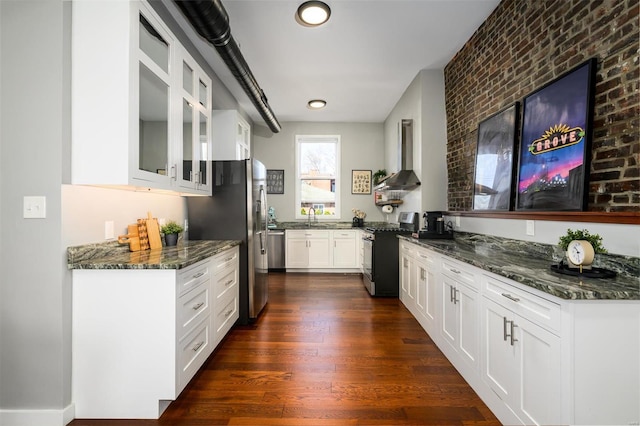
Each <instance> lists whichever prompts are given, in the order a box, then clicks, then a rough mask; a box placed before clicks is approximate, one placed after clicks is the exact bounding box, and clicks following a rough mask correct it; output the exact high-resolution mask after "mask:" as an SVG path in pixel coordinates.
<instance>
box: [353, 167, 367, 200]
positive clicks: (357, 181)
mask: <svg viewBox="0 0 640 426" xmlns="http://www.w3.org/2000/svg"><path fill="white" fill-rule="evenodd" d="M351 193H352V194H371V170H351Z"/></svg>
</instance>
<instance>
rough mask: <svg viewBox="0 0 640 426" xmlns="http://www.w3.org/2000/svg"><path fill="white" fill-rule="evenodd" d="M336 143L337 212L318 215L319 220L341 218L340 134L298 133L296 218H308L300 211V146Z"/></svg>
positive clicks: (296, 139)
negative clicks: (304, 144)
mask: <svg viewBox="0 0 640 426" xmlns="http://www.w3.org/2000/svg"><path fill="white" fill-rule="evenodd" d="M319 142H322V143H334V144H335V150H336V164H335V169H336V173H335V176H334V178H335V192H334V194H335V214H334V215H324V214H322V215H318V216H317V218H318V220H338V219H340V204H341V203H340V192H341V191H340V187H341V184H340V169H341V167H342V165H341V155H340V153H341V149H340V147H341V145H340V135H296V136H295V156H296V157H295V173H296V176H295V204H294V209H295V212H294V213H295V218H296V219H307V218H308V215H303V214H302V213H300V204H301V203H302V193H301V184H302V177H301V176H300V169H301V167H300V155H301V152H300V147H301V144H303V143H319Z"/></svg>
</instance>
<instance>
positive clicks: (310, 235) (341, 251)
mask: <svg viewBox="0 0 640 426" xmlns="http://www.w3.org/2000/svg"><path fill="white" fill-rule="evenodd" d="M358 236H359V235H358V231H356V230H351V229H347V230H314V229H309V230H287V231H286V236H285V239H286V254H285V257H286V259H285V265H286V267H287V269H323V270H327V272H331V270H332V269H340V270H345V269H347V270H354V271H357V270H358V268H359V267H360V251H359V250H360V242H359V238H358Z"/></svg>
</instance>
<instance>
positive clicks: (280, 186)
mask: <svg viewBox="0 0 640 426" xmlns="http://www.w3.org/2000/svg"><path fill="white" fill-rule="evenodd" d="M267 194H284V170H269V169H267Z"/></svg>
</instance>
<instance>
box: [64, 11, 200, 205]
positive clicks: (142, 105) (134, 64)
mask: <svg viewBox="0 0 640 426" xmlns="http://www.w3.org/2000/svg"><path fill="white" fill-rule="evenodd" d="M72 7H73V13H72V32H71V34H72V39H71V58H72V62H71V63H72V65H71V67H72V74H73V84H72V85H71V116H72V120H71V122H72V125H71V126H72V127H71V133H72V134H71V145H72V149H71V155H72V161H71V181H72V183H74V184H89V185H104V186H116V187H122V188H128V189H135V188H136V187H144V188H150V189H158V190H171V191H180V192H186V193H196V194H211V186H210V182H209V180H210V173H207V168H206V167H207V166H206V160H207V159H208V157H207V153H208V152H209V151H210V146H211V142H210V131H209V129H210V110H211V80H210V79H209V77H208V76H207V75H206V73H204V71H202V69H201V68H200V67H199V66H198V65H197V63H196V62H195V61H194V60H193V58H192V57H191V56H190V55H189V53H188V52H187V51H186V50H185V49H184V47H183V46H182V45H180V43H179V42H178V41H177V39H176V38H175V37H174V35H173V34H172V33H171V31H170V30H169V29H168V27H167V26H166V25H165V24H164V23H163V22H162V20H161V19H160V18H159V17H158V15H157V14H156V13H155V12H154V11H153V9H152V8H151V7H150V6H149V5H148V4H147V3H146V2H141V1H140V2H139V1H133V2H85V1H74V2H73V5H72ZM189 70H190V71H191V74H189ZM188 80H191V81H192V82H193V85H192V87H191V89H193V90H192V93H188V89H189V87H188V83H187V81H188ZM187 104H188V105H187ZM186 110H189V111H186Z"/></svg>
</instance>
